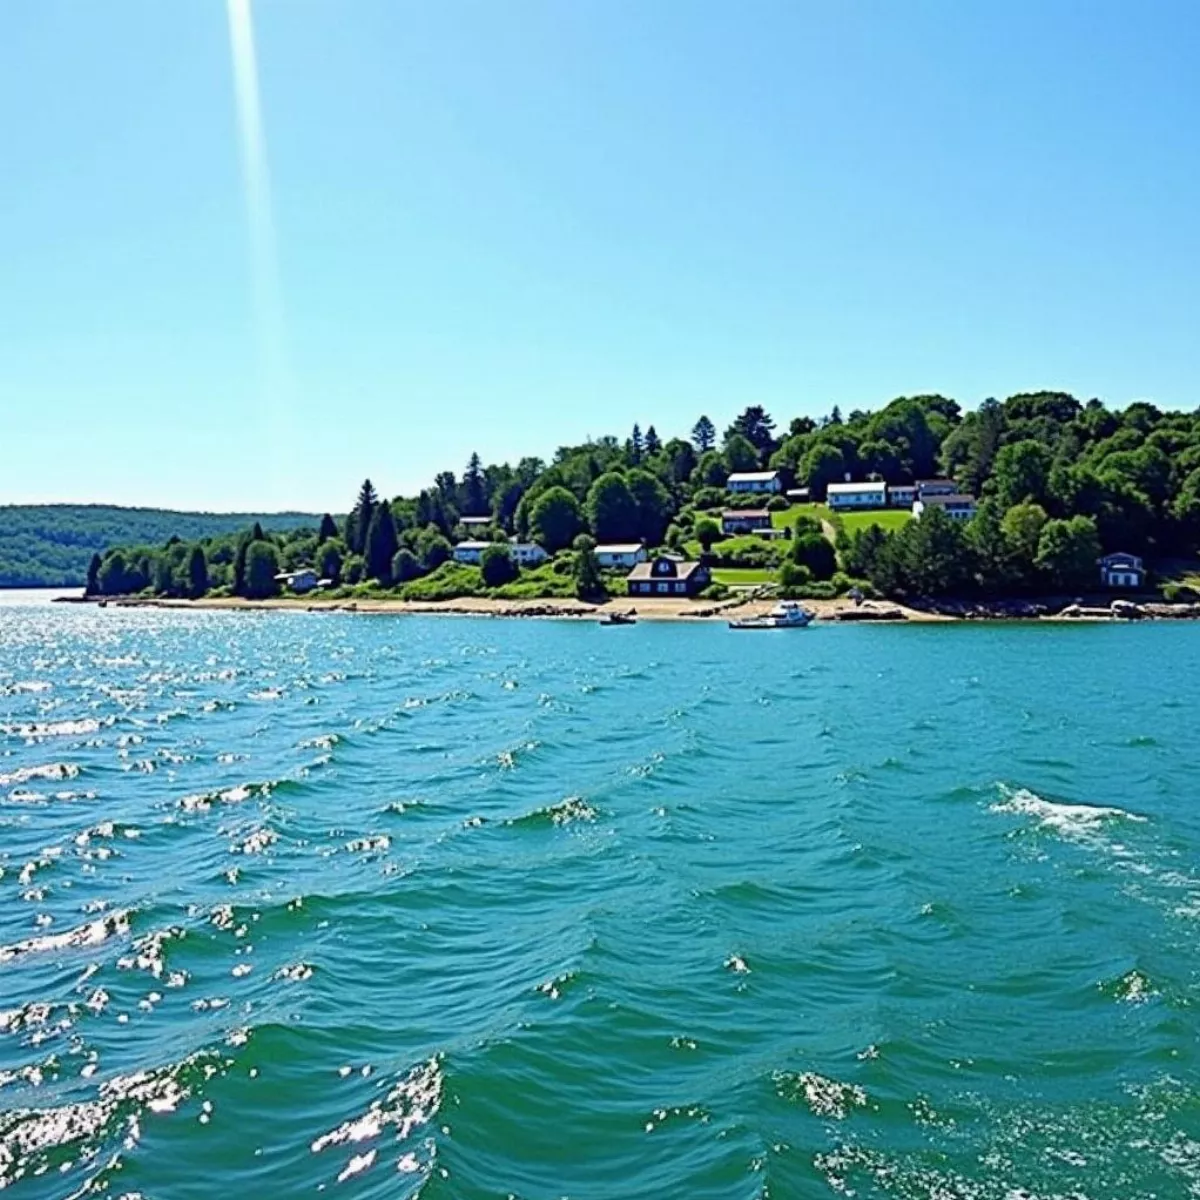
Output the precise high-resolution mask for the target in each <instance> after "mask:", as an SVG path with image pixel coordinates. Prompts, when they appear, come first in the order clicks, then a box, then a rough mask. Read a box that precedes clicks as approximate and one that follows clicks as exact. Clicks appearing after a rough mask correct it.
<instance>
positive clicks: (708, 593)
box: [700, 583, 731, 600]
mask: <svg viewBox="0 0 1200 1200" xmlns="http://www.w3.org/2000/svg"><path fill="white" fill-rule="evenodd" d="M730 595H731V593H730V591H729V588H728V587H726V586H725V584H723V583H710V584H709V585H708V587H706V588H705V589H704V591H702V592H701V593H700V599H701V600H728V599H729V596H730Z"/></svg>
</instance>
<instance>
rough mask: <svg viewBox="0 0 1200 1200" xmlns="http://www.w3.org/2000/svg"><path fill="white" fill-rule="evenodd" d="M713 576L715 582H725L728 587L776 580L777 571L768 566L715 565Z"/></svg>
mask: <svg viewBox="0 0 1200 1200" xmlns="http://www.w3.org/2000/svg"><path fill="white" fill-rule="evenodd" d="M712 577H713V583H723V584H725V586H726V587H746V586H748V585H752V584H759V583H774V582H775V572H774V571H769V570H767V568H766V567H714V568H713V573H712Z"/></svg>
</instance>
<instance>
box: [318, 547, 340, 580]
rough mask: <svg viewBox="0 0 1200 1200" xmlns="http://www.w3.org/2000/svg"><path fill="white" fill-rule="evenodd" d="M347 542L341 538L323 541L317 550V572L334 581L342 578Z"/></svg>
mask: <svg viewBox="0 0 1200 1200" xmlns="http://www.w3.org/2000/svg"><path fill="white" fill-rule="evenodd" d="M346 553H347V551H346V543H345V542H343V541H342V539H341V538H336V537H335V538H330V539H329V540H328V541H325V542H322V543H321V547H320V549H319V550H318V551H317V574H318V575H319V576H320V577H321V578H322V579H330V580H332V581H333V582H334V583H340V582H341V580H342V564H343V563H344V562H345V559H346Z"/></svg>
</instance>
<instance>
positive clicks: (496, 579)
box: [479, 542, 519, 588]
mask: <svg viewBox="0 0 1200 1200" xmlns="http://www.w3.org/2000/svg"><path fill="white" fill-rule="evenodd" d="M479 573H480V575H481V576H482V577H483V582H484V585H485V586H487V587H490V588H496V587H503V586H504V585H505V584H506V583H512V581H513V580H514V579H516V577H517V575H518V573H519V571H518V567H517V564H516V563H515V562H513V559H512V555H511V554H509V552H508V547H507V546H502V545H500V544H499V543H495V542H494V543H493V544H492V545H490V546H489V547H488V548H487V549H486V550H485V551H484V552H483V554H482V555H481V556H480V559H479Z"/></svg>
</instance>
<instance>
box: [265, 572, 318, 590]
mask: <svg viewBox="0 0 1200 1200" xmlns="http://www.w3.org/2000/svg"><path fill="white" fill-rule="evenodd" d="M275 582H276V583H277V584H279V585H280V587H285V588H287V589H288V590H289V591H292V592H295V593H296V595H297V596H303V595H305V594H306V593H307V592H311V591H315V590H316V588H317V587H318V586H319V585H320V583H321V580H320V579H319V578H318V577H317V573H316V571H314V570H313V569H312V567H301V568H300V569H299V570H297V571H281V572H280V573H279V574H278V575H276V576H275Z"/></svg>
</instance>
